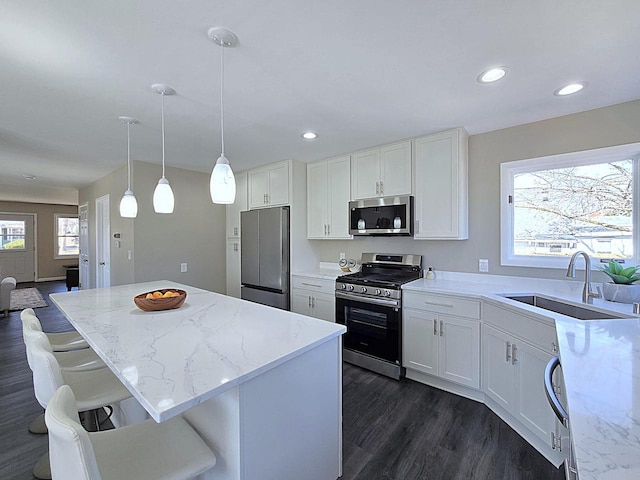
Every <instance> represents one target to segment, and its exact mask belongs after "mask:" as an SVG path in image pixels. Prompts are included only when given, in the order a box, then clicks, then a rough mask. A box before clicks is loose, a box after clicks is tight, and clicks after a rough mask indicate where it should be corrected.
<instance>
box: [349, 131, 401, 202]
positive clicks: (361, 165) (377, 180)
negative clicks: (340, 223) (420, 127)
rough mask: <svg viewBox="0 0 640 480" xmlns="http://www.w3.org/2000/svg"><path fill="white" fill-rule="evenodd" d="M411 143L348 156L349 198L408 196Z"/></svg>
mask: <svg viewBox="0 0 640 480" xmlns="http://www.w3.org/2000/svg"><path fill="white" fill-rule="evenodd" d="M411 172H412V170H411V142H410V141H409V142H400V143H394V144H391V145H385V146H383V147H379V148H372V149H369V150H364V151H361V152H357V153H354V154H353V155H351V199H352V200H360V199H363V198H373V197H389V196H394V195H411Z"/></svg>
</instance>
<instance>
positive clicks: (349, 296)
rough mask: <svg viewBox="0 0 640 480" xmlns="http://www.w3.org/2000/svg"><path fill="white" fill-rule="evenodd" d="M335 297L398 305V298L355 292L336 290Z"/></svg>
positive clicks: (376, 303) (392, 305) (391, 305)
mask: <svg viewBox="0 0 640 480" xmlns="http://www.w3.org/2000/svg"><path fill="white" fill-rule="evenodd" d="M336 298H344V299H345V300H353V301H356V302H364V303H372V304H375V305H388V306H390V307H400V302H399V301H398V300H387V299H384V298H375V297H365V296H360V295H357V294H353V293H351V294H349V293H342V292H336Z"/></svg>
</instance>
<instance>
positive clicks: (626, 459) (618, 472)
mask: <svg viewBox="0 0 640 480" xmlns="http://www.w3.org/2000/svg"><path fill="white" fill-rule="evenodd" d="M578 275H580V274H578ZM582 286H583V282H580V281H570V280H567V281H562V280H544V279H536V278H522V277H507V276H498V275H482V274H464V273H456V272H438V277H437V278H436V279H433V280H426V279H419V280H416V281H414V282H411V283H409V284H406V285H404V286H403V290H406V291H417V292H429V293H441V294H446V295H457V296H461V297H464V298H469V297H472V298H478V299H482V300H485V301H488V302H491V303H495V304H502V305H503V306H505V305H509V306H511V307H516V308H519V309H521V310H524V311H527V312H529V313H532V314H535V315H536V316H538V317H539V318H546V319H548V320H549V321H550V322H554V323H555V326H556V332H557V338H558V343H559V349H560V361H561V364H562V372H563V376H564V383H565V388H566V397H567V410H568V412H569V417H570V420H569V421H570V426H571V434H572V437H573V443H574V446H575V457H576V464H577V467H578V472H579V476H580V480H590V479H594V480H595V479H598V480H626V479H638V478H640V318H637V317H636V318H629V319H620V320H589V321H586V320H576V319H573V318H571V317H567V316H564V315H559V314H556V313H554V312H549V311H546V310H542V309H539V308H537V307H533V306H530V305H526V304H523V303H520V302H516V301H514V300H510V299H506V298H503V297H502V296H500V295H498V294H504V293H539V294H544V295H547V296H550V297H556V298H559V299H564V300H569V301H571V302H574V303H576V304H581V298H582ZM593 306H594V307H597V308H599V309H602V310H603V311H605V312H606V311H608V312H618V313H622V314H625V315H629V317H632V316H633V315H632V310H633V308H632V306H631V305H628V304H620V303H615V302H608V301H605V300H602V299H594V305H593ZM542 381H543V379H542V378H541V379H540V382H542Z"/></svg>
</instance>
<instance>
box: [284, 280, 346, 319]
mask: <svg viewBox="0 0 640 480" xmlns="http://www.w3.org/2000/svg"><path fill="white" fill-rule="evenodd" d="M291 283H292V288H291V311H292V312H295V313H301V314H303V315H308V316H310V317H314V318H319V319H321V320H326V321H328V322H335V321H336V300H335V279H331V280H327V279H322V278H317V277H313V276H305V275H297V274H296V275H292V282H291Z"/></svg>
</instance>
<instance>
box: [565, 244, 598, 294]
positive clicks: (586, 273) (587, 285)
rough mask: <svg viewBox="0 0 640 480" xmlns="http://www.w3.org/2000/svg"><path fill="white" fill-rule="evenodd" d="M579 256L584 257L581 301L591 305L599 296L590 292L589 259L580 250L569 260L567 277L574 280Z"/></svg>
mask: <svg viewBox="0 0 640 480" xmlns="http://www.w3.org/2000/svg"><path fill="white" fill-rule="evenodd" d="M579 255H582V256H583V257H584V264H585V265H584V287H583V288H582V301H583V302H584V303H589V304H592V303H593V299H594V298H600V294H599V293H597V292H594V291H593V290H591V258H589V255H587V253H586V252H583V251H582V250H580V251H578V252H576V253H574V254H573V255H572V256H571V260H569V267H568V268H567V277H571V278H576V258H578V256H579Z"/></svg>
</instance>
